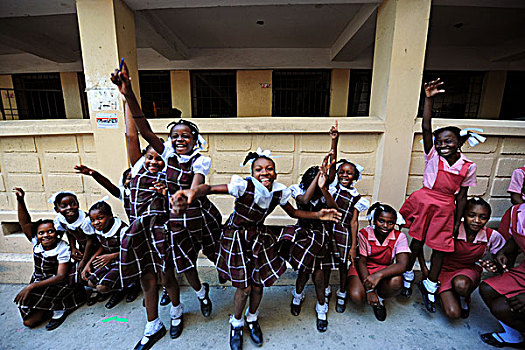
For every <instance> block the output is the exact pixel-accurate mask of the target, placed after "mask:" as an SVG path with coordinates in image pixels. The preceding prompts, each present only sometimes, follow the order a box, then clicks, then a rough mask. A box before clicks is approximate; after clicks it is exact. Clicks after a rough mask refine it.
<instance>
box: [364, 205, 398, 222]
mask: <svg viewBox="0 0 525 350" xmlns="http://www.w3.org/2000/svg"><path fill="white" fill-rule="evenodd" d="M371 212H374V217H373V218H372V222H375V221H376V220H377V219H378V218H379V215H381V214H382V213H390V214H393V215H394V217H395V218H396V220H397V211H396V210H395V209H394V208H392V207H391V206H390V205H388V204H383V203H381V202H375V203H374V204H372V206H371V207H370V208H368V211H367V212H366V214H367V215H370V213H371Z"/></svg>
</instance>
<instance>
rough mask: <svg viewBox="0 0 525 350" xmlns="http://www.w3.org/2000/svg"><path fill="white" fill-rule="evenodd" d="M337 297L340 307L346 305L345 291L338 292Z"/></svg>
mask: <svg viewBox="0 0 525 350" xmlns="http://www.w3.org/2000/svg"><path fill="white" fill-rule="evenodd" d="M337 297H338V300H337V303H338V304H340V305H344V303H345V302H344V300H342V299H345V300H346V291H344V292H341V291H337ZM341 298H342V299H341Z"/></svg>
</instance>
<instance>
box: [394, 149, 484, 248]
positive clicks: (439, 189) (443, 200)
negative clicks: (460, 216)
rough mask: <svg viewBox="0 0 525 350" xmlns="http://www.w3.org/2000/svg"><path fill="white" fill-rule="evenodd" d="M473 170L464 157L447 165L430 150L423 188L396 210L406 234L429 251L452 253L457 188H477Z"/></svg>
mask: <svg viewBox="0 0 525 350" xmlns="http://www.w3.org/2000/svg"><path fill="white" fill-rule="evenodd" d="M476 170H477V167H476V164H475V163H473V162H472V161H470V160H468V159H467V158H466V157H465V155H463V154H461V156H460V158H459V159H458V160H457V161H456V163H454V164H453V165H449V164H448V163H447V161H446V160H445V158H443V157H441V156H440V155H439V154H438V153H437V151H436V149H435V147H432V149H431V150H430V152H429V153H428V154H425V171H424V174H423V188H421V189H420V190H417V191H416V192H414V193H412V194H411V195H410V197H408V199H407V200H406V201H405V203H403V206H402V207H401V209H400V210H399V213H400V214H401V215H402V216H403V218H404V219H405V221H406V225H405V227H408V228H409V231H408V234H409V235H410V236H411V237H412V238H414V239H417V240H418V241H422V242H424V243H425V244H426V245H427V246H429V247H430V248H432V249H435V250H438V251H443V252H453V251H454V239H453V231H454V215H455V211H456V205H455V195H456V194H457V193H458V192H459V190H460V187H467V186H476V185H477V180H476Z"/></svg>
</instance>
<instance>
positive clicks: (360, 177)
mask: <svg viewBox="0 0 525 350" xmlns="http://www.w3.org/2000/svg"><path fill="white" fill-rule="evenodd" d="M345 162H348V160H340V161H339V162H337V164H339V165H337V166H336V171H338V170H339V168H340V167H341V165H343V164H344V163H345ZM352 164H354V165H355V168H356V169H357V171H359V178H358V179H356V180H354V181H359V180H361V179H362V178H363V171H364V170H365V167H364V166H362V165H359V164H357V163H352ZM336 179H337V177H336Z"/></svg>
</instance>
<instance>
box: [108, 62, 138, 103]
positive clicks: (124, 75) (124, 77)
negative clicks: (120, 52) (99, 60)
mask: <svg viewBox="0 0 525 350" xmlns="http://www.w3.org/2000/svg"><path fill="white" fill-rule="evenodd" d="M111 82H112V83H113V84H115V85H117V86H118V90H119V91H120V93H121V94H122V95H124V96H127V95H129V94H131V93H132V92H133V89H132V87H131V77H130V76H129V70H128V66H127V65H126V62H124V63H123V64H122V69H121V70H120V71H119V69H118V68H116V69H115V71H114V72H113V73H111Z"/></svg>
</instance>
